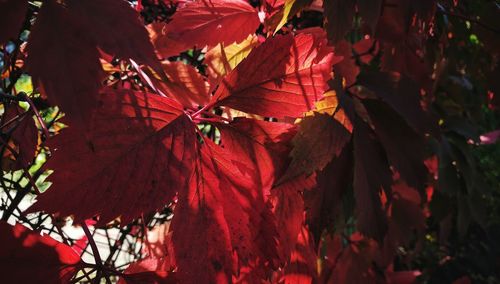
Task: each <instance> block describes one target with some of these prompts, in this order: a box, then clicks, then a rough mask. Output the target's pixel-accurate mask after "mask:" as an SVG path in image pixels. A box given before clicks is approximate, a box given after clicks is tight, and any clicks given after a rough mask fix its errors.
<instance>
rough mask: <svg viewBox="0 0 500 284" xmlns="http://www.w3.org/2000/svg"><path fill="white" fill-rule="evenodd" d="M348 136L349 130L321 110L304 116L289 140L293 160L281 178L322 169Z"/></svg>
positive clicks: (342, 145) (336, 154) (340, 148)
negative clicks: (294, 134)
mask: <svg viewBox="0 0 500 284" xmlns="http://www.w3.org/2000/svg"><path fill="white" fill-rule="evenodd" d="M350 139H351V133H350V132H349V131H348V130H347V129H346V128H345V127H344V126H343V125H342V124H340V123H339V122H338V121H337V120H335V119H334V118H333V117H331V116H329V115H327V114H321V113H317V114H315V115H314V116H306V117H305V118H304V119H303V120H302V121H301V122H300V125H299V132H298V133H297V136H296V137H295V138H294V139H293V142H292V143H293V146H294V148H293V150H292V152H291V153H290V156H291V157H292V161H291V163H290V166H289V167H288V169H287V172H286V173H285V175H284V176H283V177H282V178H281V179H280V181H285V180H287V179H289V178H293V177H296V176H298V175H300V174H303V173H305V174H307V175H309V174H311V173H313V172H314V171H316V170H322V169H323V168H324V167H325V166H326V165H327V164H328V163H329V162H330V161H331V160H332V159H333V158H334V157H336V156H338V155H339V154H340V152H341V151H342V149H343V148H344V146H345V145H346V143H347V142H349V140H350Z"/></svg>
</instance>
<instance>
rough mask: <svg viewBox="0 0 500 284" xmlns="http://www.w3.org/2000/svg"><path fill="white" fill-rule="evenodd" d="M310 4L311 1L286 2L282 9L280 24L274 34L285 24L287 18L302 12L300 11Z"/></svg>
mask: <svg viewBox="0 0 500 284" xmlns="http://www.w3.org/2000/svg"><path fill="white" fill-rule="evenodd" d="M311 2H312V1H311V0H286V1H285V5H284V7H283V15H282V17H281V20H280V22H279V23H278V25H277V26H276V29H275V30H274V33H276V32H277V31H279V30H280V29H281V28H282V27H283V26H284V25H285V24H286V22H287V21H288V19H289V18H291V17H293V16H294V15H295V14H297V13H298V12H300V11H302V9H304V8H305V7H306V6H308V5H309V4H311Z"/></svg>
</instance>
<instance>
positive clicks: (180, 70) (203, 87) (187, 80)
mask: <svg viewBox="0 0 500 284" xmlns="http://www.w3.org/2000/svg"><path fill="white" fill-rule="evenodd" d="M162 69H163V71H164V72H165V74H166V78H163V77H160V76H159V75H158V74H157V73H156V72H154V71H152V70H151V69H148V68H144V69H143V72H144V73H145V74H146V75H148V78H149V80H151V82H152V85H153V86H154V88H155V89H157V90H158V91H159V92H161V93H162V94H164V95H166V96H168V97H171V98H174V99H175V100H176V101H178V102H180V103H181V104H182V105H183V106H185V107H188V108H189V107H197V106H199V105H205V104H207V103H208V101H209V100H210V94H209V89H210V86H209V85H208V83H207V82H206V81H205V79H204V78H203V76H201V74H200V73H198V70H196V68H194V67H193V66H191V65H187V64H184V63H182V62H180V61H175V62H169V61H164V62H162Z"/></svg>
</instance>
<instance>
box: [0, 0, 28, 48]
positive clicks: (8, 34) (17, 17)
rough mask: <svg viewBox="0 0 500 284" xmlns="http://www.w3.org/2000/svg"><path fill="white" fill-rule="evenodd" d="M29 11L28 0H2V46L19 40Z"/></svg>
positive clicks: (0, 7) (0, 3)
mask: <svg viewBox="0 0 500 284" xmlns="http://www.w3.org/2000/svg"><path fill="white" fill-rule="evenodd" d="M27 11H28V1H27V0H0V27H2V29H1V30H0V45H2V44H3V43H5V42H6V41H8V40H15V39H17V36H18V34H19V32H20V30H21V27H22V25H23V22H24V18H25V16H26V12H27Z"/></svg>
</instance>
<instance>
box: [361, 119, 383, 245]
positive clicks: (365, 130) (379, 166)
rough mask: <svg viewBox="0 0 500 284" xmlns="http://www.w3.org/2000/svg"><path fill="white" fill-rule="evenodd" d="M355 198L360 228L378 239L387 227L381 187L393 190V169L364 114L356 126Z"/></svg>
mask: <svg viewBox="0 0 500 284" xmlns="http://www.w3.org/2000/svg"><path fill="white" fill-rule="evenodd" d="M354 129H355V130H354V161H355V162H354V198H355V199H356V216H357V228H358V230H359V231H360V232H361V233H362V234H364V235H366V236H368V237H371V238H373V239H375V240H377V241H378V242H380V243H381V242H382V241H383V239H384V236H385V233H386V231H387V220H386V219H387V218H386V214H385V212H384V208H382V203H381V201H380V194H382V193H381V191H382V190H383V191H385V194H388V193H390V191H391V185H392V173H391V171H390V169H389V165H388V163H387V160H386V157H385V155H384V152H383V150H382V147H381V146H380V144H379V143H378V142H377V141H376V140H375V139H374V134H373V131H372V130H371V129H370V127H369V126H368V125H367V124H366V123H365V122H363V121H361V119H360V118H358V119H357V121H356V123H355V126H354Z"/></svg>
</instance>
